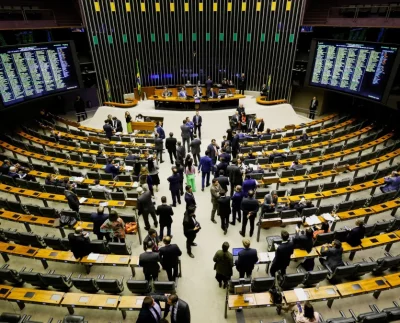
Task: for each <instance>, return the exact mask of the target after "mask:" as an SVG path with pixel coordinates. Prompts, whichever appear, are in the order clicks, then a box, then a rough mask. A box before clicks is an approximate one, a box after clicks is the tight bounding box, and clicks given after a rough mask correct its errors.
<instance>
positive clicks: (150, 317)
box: [136, 296, 162, 323]
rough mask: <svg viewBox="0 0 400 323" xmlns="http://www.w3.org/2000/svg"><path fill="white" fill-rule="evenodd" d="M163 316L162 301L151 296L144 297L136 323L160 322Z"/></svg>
mask: <svg viewBox="0 0 400 323" xmlns="http://www.w3.org/2000/svg"><path fill="white" fill-rule="evenodd" d="M161 317H162V312H161V306H160V302H159V301H158V300H157V299H153V298H152V297H151V296H146V297H145V298H144V299H143V303H142V308H141V309H140V312H139V316H138V319H137V321H136V323H159V322H160V319H161Z"/></svg>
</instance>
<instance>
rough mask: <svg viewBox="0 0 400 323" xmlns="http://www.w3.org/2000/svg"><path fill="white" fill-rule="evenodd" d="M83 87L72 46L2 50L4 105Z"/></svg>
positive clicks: (0, 83)
mask: <svg viewBox="0 0 400 323" xmlns="http://www.w3.org/2000/svg"><path fill="white" fill-rule="evenodd" d="M79 87H80V81H79V78H78V76H77V70H76V64H75V60H74V48H72V43H70V42H63V43H44V44H34V45H23V46H6V47H0V95H1V98H2V102H3V105H4V106H6V107H7V106H10V105H13V104H16V103H21V102H24V101H26V100H29V99H33V98H38V97H43V96H46V95H48V94H52V93H57V92H62V91H67V90H73V89H77V88H79Z"/></svg>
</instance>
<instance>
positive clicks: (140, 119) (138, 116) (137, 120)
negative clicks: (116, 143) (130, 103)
mask: <svg viewBox="0 0 400 323" xmlns="http://www.w3.org/2000/svg"><path fill="white" fill-rule="evenodd" d="M135 121H136V122H144V117H143V115H141V114H140V113H139V114H138V115H137V116H136V118H135Z"/></svg>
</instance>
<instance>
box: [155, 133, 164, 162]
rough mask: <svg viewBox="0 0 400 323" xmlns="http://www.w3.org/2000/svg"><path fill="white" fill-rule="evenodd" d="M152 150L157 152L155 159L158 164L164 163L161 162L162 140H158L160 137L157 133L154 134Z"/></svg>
mask: <svg viewBox="0 0 400 323" xmlns="http://www.w3.org/2000/svg"><path fill="white" fill-rule="evenodd" d="M154 149H155V151H156V152H157V157H158V158H159V161H160V163H161V164H162V163H163V162H164V161H163V160H162V155H163V150H164V140H162V139H161V138H160V135H159V134H158V133H156V138H155V139H154Z"/></svg>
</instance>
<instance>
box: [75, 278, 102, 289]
mask: <svg viewBox="0 0 400 323" xmlns="http://www.w3.org/2000/svg"><path fill="white" fill-rule="evenodd" d="M71 280H72V284H73V285H74V286H75V288H77V289H79V290H81V291H82V292H84V293H97V292H98V291H99V287H98V286H97V283H96V281H95V280H94V279H93V278H72V279H71Z"/></svg>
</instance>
